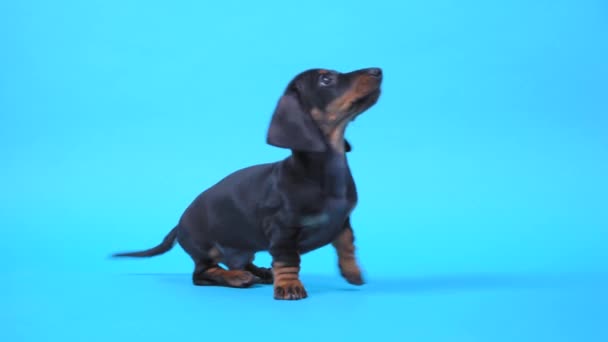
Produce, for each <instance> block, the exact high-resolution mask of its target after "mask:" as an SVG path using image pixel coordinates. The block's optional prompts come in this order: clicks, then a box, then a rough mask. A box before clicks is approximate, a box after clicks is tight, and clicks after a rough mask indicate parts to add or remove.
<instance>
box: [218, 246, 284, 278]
mask: <svg viewBox="0 0 608 342" xmlns="http://www.w3.org/2000/svg"><path fill="white" fill-rule="evenodd" d="M222 251H223V252H224V253H223V258H222V262H223V263H224V264H226V266H228V269H230V270H245V271H248V272H250V273H252V274H253V275H254V276H256V277H257V278H258V279H257V282H258V283H259V284H272V283H273V276H272V270H271V269H270V268H265V267H258V266H256V265H255V264H254V263H253V259H254V258H255V252H251V251H244V250H239V249H233V248H223V249H222Z"/></svg>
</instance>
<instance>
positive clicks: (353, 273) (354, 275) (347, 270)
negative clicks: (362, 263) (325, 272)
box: [340, 262, 365, 285]
mask: <svg viewBox="0 0 608 342" xmlns="http://www.w3.org/2000/svg"><path fill="white" fill-rule="evenodd" d="M340 274H341V275H342V277H344V279H346V281H347V282H348V283H349V284H352V285H363V284H365V281H364V280H363V275H362V274H361V269H360V268H359V266H357V264H356V263H354V262H353V263H347V264H345V265H340Z"/></svg>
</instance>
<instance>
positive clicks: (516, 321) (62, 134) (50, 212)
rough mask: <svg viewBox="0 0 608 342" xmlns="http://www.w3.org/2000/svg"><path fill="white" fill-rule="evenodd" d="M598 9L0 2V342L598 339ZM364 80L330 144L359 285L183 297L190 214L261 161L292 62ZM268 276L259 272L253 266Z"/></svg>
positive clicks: (604, 111)
mask: <svg viewBox="0 0 608 342" xmlns="http://www.w3.org/2000/svg"><path fill="white" fill-rule="evenodd" d="M607 37H608V5H607V4H606V2H605V1H601V0H597V1H591V0H577V1H573V0H571V1H565V0H552V1H523V0H512V1H467V0H465V1H445V0H425V1H421V0H414V1H401V2H398V1H379V0H377V1H370V2H362V1H359V2H358V1H332V2H329V1H327V2H326V1H318V0H311V1H306V2H301V3H300V4H297V3H295V2H293V3H288V2H278V1H261V2H257V3H256V2H245V1H241V2H239V1H223V2H219V1H218V2H214V3H213V4H211V3H205V2H202V1H181V0H176V1H171V2H161V1H116V0H106V1H29V0H20V1H2V2H1V3H0V49H1V50H0V166H1V169H0V227H1V229H2V238H1V239H0V268H1V270H2V271H1V273H0V277H1V278H0V279H1V284H0V290H1V291H0V324H1V326H2V327H1V329H0V340H2V341H109V340H110V341H141V340H144V339H145V340H147V341H154V340H165V341H166V340H172V341H184V340H187V339H188V340H200V341H211V340H217V339H219V338H222V339H225V340H227V341H234V340H250V341H258V340H260V341H261V340H265V341H266V340H267V341H279V340H281V341H283V340H284V339H285V338H289V339H290V340H294V341H305V340H310V339H316V340H320V341H321V340H322V341H334V340H338V341H342V340H365V341H367V340H372V339H373V340H377V341H408V340H409V341H541V340H548V341H606V340H608V313H607V309H606V308H607V305H608V295H606V292H605V290H606V286H607V285H608V281H607V277H606V274H608V273H607V272H608V265H607V260H608V249H607V248H606V244H607V242H608V198H607V194H608V177H607V175H608V153H607V152H608V134H607V130H608V96H607V94H608V38H607ZM370 66H379V67H382V68H383V70H384V73H385V81H384V88H383V89H384V92H383V95H382V97H381V99H380V101H379V102H378V104H377V105H376V106H375V107H374V108H372V109H371V110H369V111H368V112H366V113H365V114H364V115H363V116H361V117H360V118H359V119H358V120H357V121H356V122H355V123H354V124H352V125H351V126H350V127H349V128H348V130H347V137H348V139H349V140H350V142H351V143H352V145H353V148H354V150H353V152H352V153H351V154H350V155H349V158H350V163H351V167H352V170H353V173H354V175H355V178H356V181H357V184H358V189H359V193H360V202H359V205H358V207H357V209H356V211H355V213H354V215H353V224H354V228H355V232H356V236H357V246H358V252H359V258H360V261H361V264H362V266H363V268H364V269H365V273H366V278H367V281H368V284H367V285H365V286H363V287H360V288H358V287H354V286H350V285H348V284H346V283H345V282H344V281H343V280H342V279H341V278H340V277H339V275H338V273H337V270H336V266H335V262H336V258H335V256H334V252H333V251H332V249H331V248H323V249H320V250H318V251H315V252H313V253H311V254H308V255H306V256H305V257H304V259H303V270H302V279H303V281H304V283H305V284H306V286H307V289H308V291H309V294H310V297H309V298H308V299H307V300H305V301H300V302H278V301H274V300H272V288H271V287H268V286H263V287H255V288H252V289H247V290H235V289H225V288H200V287H194V286H192V285H191V283H190V272H191V271H192V263H191V260H190V259H189V257H188V256H187V255H186V254H185V253H184V252H183V251H182V250H181V249H180V248H179V247H178V248H174V249H173V250H172V251H171V252H170V253H168V254H165V255H163V256H161V257H157V258H154V259H149V260H111V259H108V255H109V254H110V253H112V252H115V251H121V250H129V249H140V248H147V247H151V246H153V245H156V244H157V243H158V242H160V240H161V239H162V237H163V236H164V234H166V233H167V232H168V231H169V229H170V228H172V227H173V225H174V224H175V223H176V221H177V219H178V218H179V215H181V213H182V211H183V210H184V209H185V207H186V206H187V205H188V204H189V203H190V201H191V200H192V199H193V198H194V197H195V196H196V195H197V194H198V193H199V192H201V191H202V190H204V189H205V188H206V187H208V186H211V185H212V184H214V183H215V182H216V181H218V180H219V179H220V178H222V177H223V176H225V175H226V174H227V173H229V172H232V171H234V170H236V169H238V168H241V167H245V166H248V165H251V164H255V163H262V162H269V161H275V160H279V159H281V158H283V157H285V156H286V155H287V153H288V151H285V150H282V149H278V148H274V147H271V146H268V145H266V144H265V133H266V128H267V124H268V122H269V119H270V115H271V113H272V111H273V109H274V105H275V104H276V101H277V100H278V97H279V95H280V93H281V91H282V90H283V88H284V87H285V85H286V84H287V82H288V81H289V80H290V79H291V78H292V77H293V76H294V75H295V74H296V73H298V72H300V71H302V70H304V69H307V68H310V67H324V68H332V69H337V70H340V71H350V70H352V69H358V68H363V67H370ZM257 260H258V262H259V263H260V264H268V263H269V261H270V259H269V258H268V255H267V254H265V253H262V254H260V255H259V256H258V259H257Z"/></svg>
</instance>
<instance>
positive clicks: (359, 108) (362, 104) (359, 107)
mask: <svg viewBox="0 0 608 342" xmlns="http://www.w3.org/2000/svg"><path fill="white" fill-rule="evenodd" d="M380 93H381V91H380V88H379V87H378V88H376V89H374V90H372V91H371V92H369V93H368V94H367V95H365V96H362V97H360V98H358V99H357V100H356V101H354V102H353V104H352V105H351V112H352V114H351V119H350V121H355V119H356V118H357V116H359V114H361V113H363V112H364V111H366V110H367V109H369V108H370V107H371V106H373V105H374V104H375V103H376V102H377V101H378V98H380Z"/></svg>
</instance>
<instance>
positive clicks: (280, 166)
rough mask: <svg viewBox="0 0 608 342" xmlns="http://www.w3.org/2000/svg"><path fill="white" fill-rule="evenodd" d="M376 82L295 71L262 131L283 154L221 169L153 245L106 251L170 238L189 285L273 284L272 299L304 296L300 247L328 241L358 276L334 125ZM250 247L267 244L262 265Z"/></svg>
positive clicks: (340, 131)
mask: <svg viewBox="0 0 608 342" xmlns="http://www.w3.org/2000/svg"><path fill="white" fill-rule="evenodd" d="M381 82H382V70H381V69H379V68H368V69H361V70H356V71H352V72H349V73H340V72H337V71H333V70H325V69H311V70H307V71H304V72H302V73H300V74H299V75H297V76H296V77H295V78H294V79H293V80H292V81H291V82H290V83H289V85H288V86H287V88H286V89H285V91H284V93H283V95H282V96H281V98H280V100H279V102H278V104H277V106H276V109H275V111H274V114H273V116H272V119H271V121H270V127H269V129H268V132H267V137H266V142H267V143H268V144H270V145H272V146H276V147H281V148H286V149H290V150H291V154H290V156H289V157H287V158H285V159H284V160H281V161H278V162H275V163H267V164H259V165H254V166H250V167H247V168H244V169H241V170H238V171H236V172H234V173H232V174H230V175H228V176H226V177H225V178H224V179H222V180H220V181H219V182H218V183H216V184H215V185H213V186H212V187H210V188H208V189H207V190H205V191H204V192H202V193H201V194H200V195H198V197H196V198H195V199H194V201H193V202H192V203H191V204H190V206H189V207H188V208H187V209H186V210H185V212H184V213H183V215H182V216H181V218H180V220H179V222H178V224H177V226H176V227H175V228H173V229H172V230H171V231H170V232H169V234H168V235H167V236H166V237H165V238H164V240H163V242H162V243H161V244H160V245H158V246H156V247H153V248H151V249H148V250H145V251H140V252H129V253H117V254H114V256H115V257H151V256H155V255H159V254H162V253H165V252H167V251H169V250H170V249H171V248H172V247H173V245H174V243H175V240H177V242H178V243H179V245H180V246H181V247H182V248H183V250H184V251H186V252H187V253H188V254H189V255H190V257H191V258H192V259H193V261H194V264H195V267H194V272H193V274H192V281H193V283H194V284H195V285H219V286H230V287H248V286H251V285H252V284H256V283H265V284H274V298H275V299H288V300H297V299H302V298H306V297H307V296H308V295H307V293H306V290H305V288H304V286H303V284H302V282H301V281H300V279H299V272H300V256H301V255H302V254H304V253H307V252H310V251H312V250H315V249H318V248H320V247H322V246H326V245H328V244H332V245H333V246H334V248H335V250H336V253H337V255H338V266H339V269H340V273H341V275H342V276H343V277H344V278H345V279H346V280H347V281H348V282H349V283H351V284H355V285H361V284H363V278H362V275H361V270H360V268H359V266H358V264H357V259H356V257H355V246H354V235H353V228H352V226H351V222H350V215H351V213H352V211H353V209H354V208H355V205H356V203H357V191H356V188H355V182H354V180H353V177H352V175H351V172H350V169H349V166H348V163H347V158H346V152H348V151H350V145H349V143H348V142H347V141H346V140H345V139H344V132H345V129H346V126H347V125H348V123H349V122H351V121H352V120H354V119H355V117H356V116H357V115H359V114H361V113H363V112H364V111H366V110H367V109H369V108H370V107H371V106H373V105H374V104H375V103H376V102H377V101H378V98H379V97H380V85H381ZM259 251H269V252H270V255H271V256H272V268H271V269H268V268H263V267H258V266H256V265H254V263H253V259H254V255H255V253H256V252H259ZM220 264H221V265H223V266H225V267H223V266H220Z"/></svg>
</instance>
